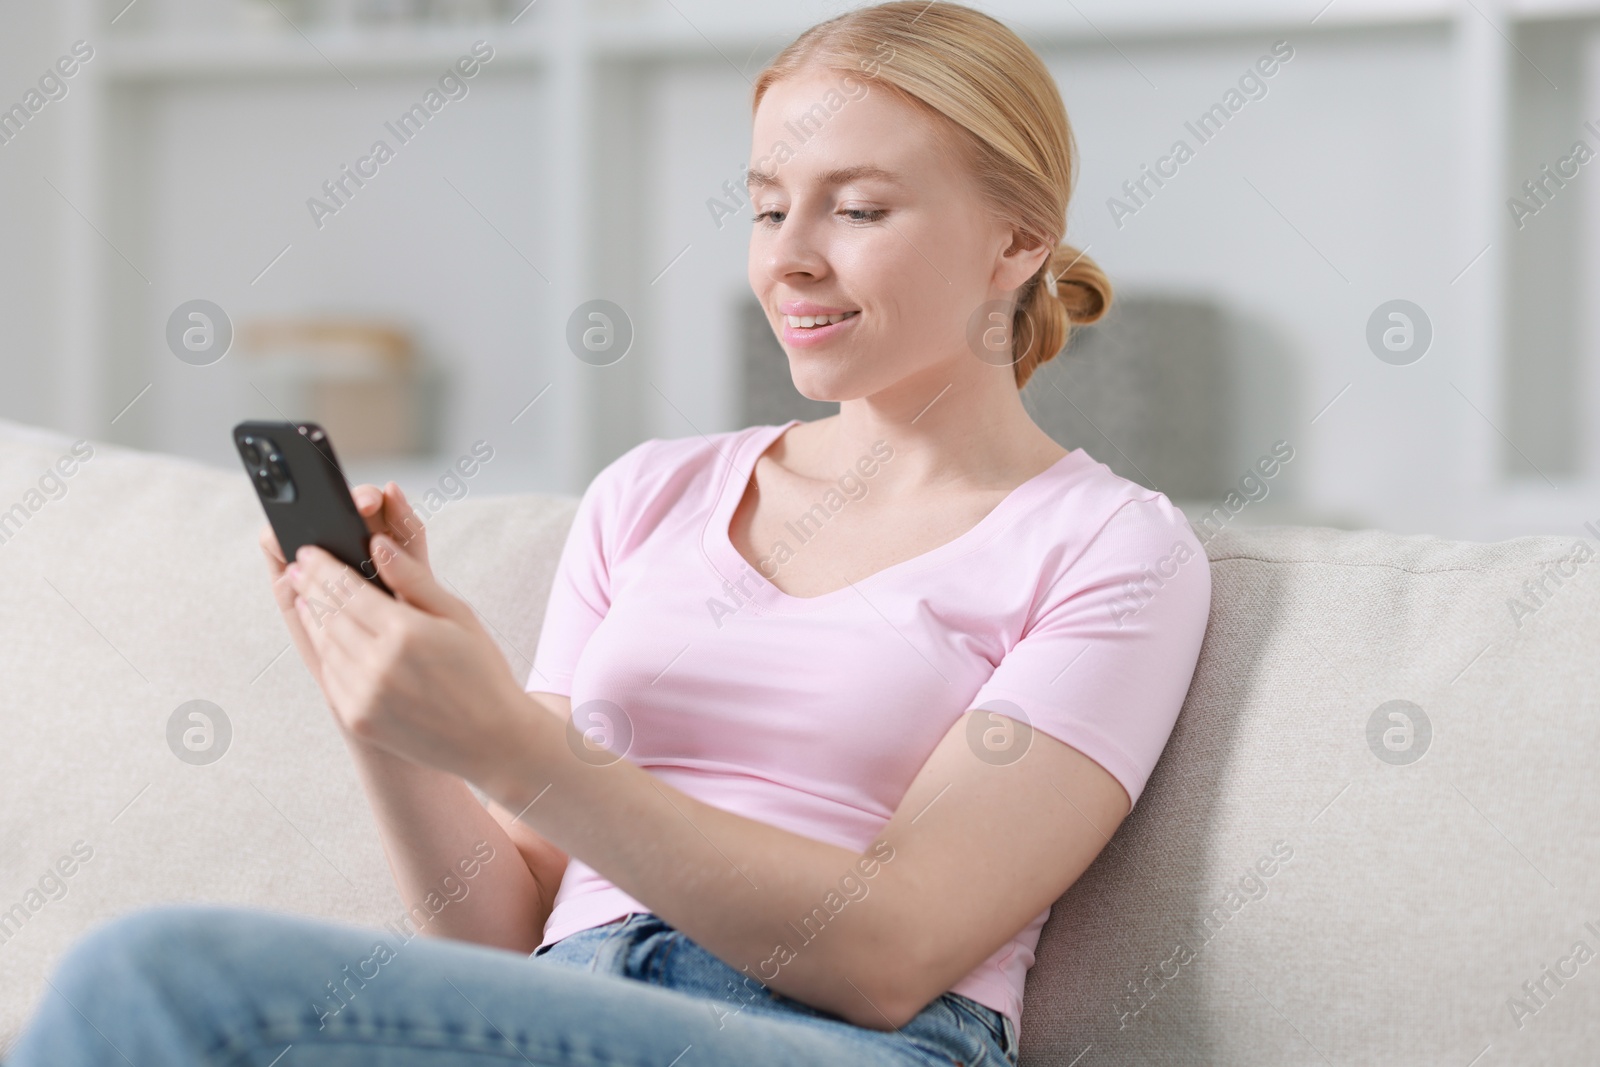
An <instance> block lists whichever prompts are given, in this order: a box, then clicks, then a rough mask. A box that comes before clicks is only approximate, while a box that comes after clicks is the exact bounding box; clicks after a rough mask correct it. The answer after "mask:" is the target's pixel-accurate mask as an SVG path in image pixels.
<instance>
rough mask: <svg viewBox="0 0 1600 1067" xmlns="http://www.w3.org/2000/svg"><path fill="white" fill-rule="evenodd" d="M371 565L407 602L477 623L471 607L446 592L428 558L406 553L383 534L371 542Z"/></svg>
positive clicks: (446, 616)
mask: <svg viewBox="0 0 1600 1067" xmlns="http://www.w3.org/2000/svg"><path fill="white" fill-rule="evenodd" d="M372 562H374V563H376V564H377V565H378V576H379V577H380V578H382V579H383V580H384V582H385V584H387V585H388V586H389V588H390V589H392V590H393V591H394V593H395V595H396V596H397V597H399V598H400V599H401V600H402V601H403V602H404V603H406V604H410V605H412V606H413V607H416V608H419V609H421V610H422V611H425V612H427V613H428V614H429V615H437V616H440V617H442V618H446V619H451V620H453V621H455V622H459V623H462V624H464V625H467V626H475V625H476V624H477V623H476V617H475V616H474V615H473V614H472V608H471V606H470V605H468V604H467V603H466V602H465V601H464V600H462V599H461V598H460V597H458V596H456V595H454V594H453V593H450V592H449V591H447V590H446V589H445V587H444V585H443V584H442V583H441V582H440V581H439V579H438V578H437V577H435V576H434V573H433V568H431V567H429V566H428V561H427V560H426V559H418V558H417V557H415V556H413V555H411V554H410V553H408V552H406V551H404V550H403V549H401V548H400V547H399V546H397V545H396V544H395V543H394V542H393V541H392V540H390V539H389V538H388V537H387V536H385V535H383V534H378V535H376V536H375V537H373V539H372Z"/></svg>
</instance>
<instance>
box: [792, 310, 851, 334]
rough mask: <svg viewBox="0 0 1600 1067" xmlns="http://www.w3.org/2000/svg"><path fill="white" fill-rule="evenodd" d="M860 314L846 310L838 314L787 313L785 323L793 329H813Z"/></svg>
mask: <svg viewBox="0 0 1600 1067" xmlns="http://www.w3.org/2000/svg"><path fill="white" fill-rule="evenodd" d="M859 314H861V312H859V311H845V312H842V313H840V314H838V315H785V316H784V317H783V323H784V325H785V326H788V327H790V328H791V329H796V330H811V329H815V328H817V327H818V326H832V325H833V324H834V323H836V322H843V321H844V320H845V319H852V318H855V317H856V316H857V315H859Z"/></svg>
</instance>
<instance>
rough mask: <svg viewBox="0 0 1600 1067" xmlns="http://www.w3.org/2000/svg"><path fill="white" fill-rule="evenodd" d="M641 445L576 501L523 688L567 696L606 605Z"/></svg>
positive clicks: (604, 472)
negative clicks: (624, 506) (620, 522)
mask: <svg viewBox="0 0 1600 1067" xmlns="http://www.w3.org/2000/svg"><path fill="white" fill-rule="evenodd" d="M647 443H648V442H647ZM643 447H644V446H643V445H637V446H635V447H634V448H632V449H630V450H629V451H627V452H625V453H623V454H622V455H621V456H619V457H617V458H616V459H614V460H612V461H611V463H610V464H608V465H607V466H606V467H605V468H604V469H603V470H601V471H600V473H599V474H596V475H595V476H594V479H593V480H592V481H591V482H590V483H589V487H588V488H587V489H585V490H584V492H583V496H582V497H581V498H580V499H579V500H578V510H577V512H576V513H575V514H574V515H573V518H572V526H571V527H570V528H568V530H567V540H566V543H565V544H564V545H563V546H562V549H561V557H560V559H559V560H558V561H557V562H556V573H555V580H554V581H553V582H552V583H551V586H550V596H549V599H548V600H546V602H545V609H544V623H543V625H542V626H541V627H540V628H539V643H538V646H537V647H536V648H535V649H534V652H533V668H532V670H531V671H529V673H528V681H527V684H526V685H524V686H523V688H524V689H525V690H527V691H529V692H539V693H557V694H560V695H561V696H570V695H571V694H572V674H573V671H575V670H576V669H577V665H578V656H579V655H580V654H581V653H582V652H583V646H584V645H585V644H587V643H588V641H589V637H590V635H591V634H593V633H594V631H595V627H597V626H599V625H600V620H601V619H604V618H605V616H606V611H607V610H608V609H609V608H610V607H611V573H612V567H613V565H614V563H615V560H616V545H617V521H618V515H619V513H620V511H621V507H622V504H623V494H624V493H625V492H626V489H627V483H628V476H629V471H631V470H632V468H633V465H634V463H635V462H637V460H638V458H639V453H640V451H641V450H642V449H643Z"/></svg>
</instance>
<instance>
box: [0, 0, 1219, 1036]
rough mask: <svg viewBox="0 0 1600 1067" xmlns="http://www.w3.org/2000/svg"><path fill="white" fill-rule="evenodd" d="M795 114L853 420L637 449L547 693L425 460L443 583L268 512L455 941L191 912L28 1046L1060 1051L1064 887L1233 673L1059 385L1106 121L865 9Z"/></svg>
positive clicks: (116, 928)
mask: <svg viewBox="0 0 1600 1067" xmlns="http://www.w3.org/2000/svg"><path fill="white" fill-rule="evenodd" d="M753 132H754V138H753V145H754V150H753V152H752V157H751V159H752V162H751V167H750V175H749V177H750V186H749V188H750V196H751V208H752V214H753V216H754V233H753V235H752V237H751V242H750V260H749V273H750V283H751V286H752V288H753V289H754V291H755V293H756V295H757V296H758V297H759V298H760V300H761V303H762V305H763V307H765V309H766V311H767V314H768V317H769V319H770V321H771V323H772V326H773V329H774V330H775V331H776V332H777V334H778V336H779V337H780V338H781V339H782V342H783V345H784V349H785V351H786V353H787V355H788V359H789V366H790V370H791V373H792V375H793V377H794V382H795V385H796V386H797V387H798V389H799V390H800V392H802V393H804V394H805V395H806V396H809V397H813V398H816V399H819V400H836V401H839V402H840V410H839V413H838V414H837V415H835V416H832V417H829V418H825V419H820V420H818V421H816V422H811V423H801V422H798V421H791V422H789V423H786V424H784V425H781V426H756V427H751V428H748V429H745V430H740V431H737V432H732V433H720V434H713V435H710V436H700V437H690V438H684V439H677V440H666V439H655V440H649V441H646V442H644V443H643V444H640V445H638V446H636V447H635V448H633V449H631V450H629V451H628V452H627V453H626V454H624V455H623V456H621V457H620V458H619V459H617V460H616V461H614V462H613V463H612V464H610V465H609V466H608V467H607V468H606V469H605V470H604V471H602V472H601V473H600V474H599V476H597V477H596V479H595V480H594V482H593V484H592V485H591V486H590V487H589V488H588V490H587V491H586V492H585V494H584V496H583V499H582V501H581V503H580V505H579V508H578V512H577V516H576V519H575V521H574V524H573V527H572V529H571V532H570V533H569V535H568V539H567V542H566V545H565V548H564V550H563V553H562V556H561V559H560V563H559V567H558V571H557V574H556V578H555V583H554V586H553V588H552V590H551V594H550V598H549V603H548V606H547V610H546V615H545V621H544V628H543V632H542V634H541V637H540V641H539V645H538V649H537V652H536V654H535V658H534V665H533V670H532V672H531V674H530V676H529V677H528V679H527V681H526V684H523V683H521V682H520V680H519V679H517V678H516V677H515V676H514V675H513V674H512V673H511V670H510V668H509V666H508V664H507V663H506V661H505V660H504V658H503V657H502V656H501V654H500V652H499V650H498V648H497V646H496V644H495V642H494V640H493V639H492V638H491V636H490V635H489V634H487V633H486V632H485V630H484V629H483V627H482V626H480V625H479V623H478V621H477V620H476V618H475V617H474V615H473V612H472V610H471V608H470V607H469V606H468V605H467V604H465V603H464V602H462V601H461V600H460V599H458V598H457V597H455V596H453V595H452V594H451V593H449V592H447V591H446V589H445V588H444V587H443V586H442V585H441V584H440V582H439V581H437V580H436V579H435V578H434V576H433V575H432V573H431V571H430V569H429V564H428V553H427V539H426V534H425V532H424V531H422V529H421V527H420V523H419V522H418V521H417V520H416V516H415V514H414V513H413V512H412V511H411V509H410V507H409V505H408V504H407V503H406V501H405V498H404V497H403V495H402V494H401V493H400V492H399V490H398V488H397V487H396V486H395V485H394V484H393V483H390V484H389V485H388V486H387V487H386V488H385V489H383V490H379V489H378V488H377V487H375V486H362V487H360V488H359V489H358V491H357V498H358V502H359V504H360V506H361V508H362V511H363V513H364V514H365V515H366V516H367V518H368V521H369V524H370V525H371V528H372V530H373V531H374V538H373V542H372V548H373V553H374V559H375V560H376V562H377V565H378V568H379V571H380V573H381V574H382V576H383V577H384V579H385V581H386V582H387V583H388V584H389V586H390V587H391V588H392V589H394V590H395V591H396V592H397V593H398V596H399V599H398V600H390V599H388V598H386V597H384V596H383V595H382V594H381V593H378V592H376V591H374V590H372V589H371V588H370V587H367V586H366V585H365V584H364V583H362V582H361V581H360V580H359V579H358V578H356V577H355V575H354V574H353V572H351V571H350V570H349V569H348V568H346V567H344V566H342V565H340V564H338V563H337V562H336V561H334V560H333V559H332V558H331V557H330V556H328V555H327V554H326V553H323V552H320V551H317V550H314V549H309V550H304V551H302V552H301V553H299V554H298V555H297V559H296V562H295V563H294V564H293V565H292V566H288V567H285V562H286V561H285V560H283V559H282V558H281V556H280V555H279V553H278V551H277V544H276V542H275V541H274V540H273V539H272V537H271V534H270V532H264V534H263V539H262V543H263V548H264V549H265V550H266V553H267V557H268V560H269V563H270V564H271V567H272V570H273V588H274V591H275V594H276V596H277V600H278V604H279V606H280V608H281V609H282V611H283V613H284V618H285V620H286V621H287V623H288V626H289V628H290V631H291V634H292V635H293V638H294V641H295V645H296V647H297V648H298V649H299V652H300V654H301V656H302V657H303V658H304V660H305V662H306V664H307V666H308V668H309V669H310V670H311V672H312V674H313V676H314V677H315V678H316V679H317V681H318V684H319V685H320V686H321V687H322V690H323V692H324V694H325V695H326V697H327V699H328V702H329V704H330V707H331V709H332V711H333V713H334V717H335V721H336V722H337V723H338V726H339V728H340V730H341V732H342V734H343V736H344V738H345V740H346V741H347V742H348V744H349V747H350V750H351V753H352V755H353V758H354V759H355V761H356V765H357V767H358V768H359V772H360V775H361V778H362V781H363V783H364V785H365V787H366V789H367V791H368V794H369V796H370V798H371V801H372V804H373V809H374V811H375V813H376V815H377V820H378V824H379V827H380V829H381V832H382V834H383V840H384V845H385V848H386V851H387V855H388V858H389V862H390V865H391V868H392V870H393V872H394V875H395V878H396V881H397V883H398V886H399V889H400V892H401V895H402V897H403V898H404V899H405V900H407V901H421V900H424V899H432V900H435V901H438V900H441V899H442V898H441V895H440V892H439V889H440V886H441V885H443V884H446V883H443V882H441V872H443V873H444V876H445V878H447V879H450V882H449V884H452V885H454V886H455V887H456V888H457V889H459V890H460V892H459V894H458V893H456V892H449V893H448V895H449V900H448V902H447V903H445V904H442V905H440V906H439V907H438V908H437V909H434V908H432V907H430V908H428V909H420V908H418V909H413V912H414V913H415V914H417V915H419V916H421V917H422V918H421V922H419V925H420V926H421V928H422V931H423V932H425V933H428V934H430V935H432V936H430V937H426V938H412V937H410V936H407V937H406V939H405V941H403V942H401V943H400V944H398V945H396V944H394V941H395V938H393V937H392V936H380V935H379V932H378V931H369V930H363V929H360V928H355V927H350V926H344V925H338V924H332V923H327V922H321V921H314V920H310V919H305V918H299V917H293V916H286V915H274V914H267V913H263V912H255V911H247V910H243V909H237V908H228V907H219V906H200V905H183V906H162V907H156V908H149V909H144V910H142V911H138V912H135V913H134V914H132V915H128V916H124V917H122V918H119V919H117V920H114V921H112V922H110V923H107V924H104V925H102V926H101V927H98V928H96V929H95V930H94V931H92V932H91V933H90V934H89V935H88V936H86V937H85V938H84V939H83V941H81V942H80V943H79V944H78V945H77V946H76V947H75V948H74V950H73V951H72V952H71V953H69V954H68V955H67V957H66V959H65V960H64V961H63V963H62V964H61V966H60V967H59V969H58V972H57V974H56V975H55V977H54V980H53V983H52V991H51V992H50V993H49V994H48V995H47V997H46V999H45V1001H44V1003H43V1005H42V1007H41V1010H40V1013H39V1016H38V1017H37V1019H36V1021H35V1022H34V1024H33V1026H32V1028H31V1029H30V1030H29V1031H28V1033H27V1034H26V1035H25V1036H24V1038H23V1040H22V1041H21V1043H20V1045H19V1046H18V1048H17V1050H16V1051H15V1053H14V1056H13V1067H36V1065H43V1064H49V1065H52V1067H72V1065H78V1064H88V1063H111V1062H117V1063H121V1062H123V1058H122V1057H126V1059H127V1060H129V1061H131V1062H133V1063H140V1064H142V1063H160V1064H162V1065H164V1067H177V1065H180V1064H199V1063H235V1062H240V1063H244V1062H248V1063H256V1064H269V1063H275V1062H278V1060H277V1057H280V1056H282V1057H283V1060H282V1062H283V1063H284V1064H286V1065H288V1064H305V1063H339V1064H346V1063H348V1064H377V1063H384V1064H404V1065H411V1064H444V1063H451V1064H457V1063H476V1062H484V1063H488V1062H506V1063H513V1062H523V1061H525V1062H528V1063H537V1064H609V1063H617V1064H622V1063H627V1064H635V1063H640V1064H642V1063H656V1064H661V1065H663V1067H665V1065H668V1064H678V1063H681V1064H685V1065H687V1064H690V1063H696V1064H719V1065H720V1064H750V1063H763V1064H838V1063H851V1064H885V1065H887V1064H935V1063H937V1064H947V1063H950V1062H952V1061H954V1062H957V1063H961V1064H975V1063H996V1064H998V1063H1002V1062H1005V1063H1015V1062H1016V1059H1017V1041H1018V1027H1019V1024H1020V1019H1021V1010H1022V991H1023V980H1024V977H1025V975H1026V973H1027V969H1028V967H1029V965H1030V964H1031V963H1032V962H1033V949H1034V946H1035V944H1036V942H1037V940H1038V935H1039V929H1040V927H1041V926H1042V925H1043V923H1044V920H1045V918H1046V917H1047V916H1048V914H1049V909H1050V905H1051V903H1052V902H1053V901H1055V900H1056V899H1057V898H1058V897H1059V896H1060V895H1061V894H1062V893H1063V892H1064V891H1065V890H1066V889H1067V888H1068V887H1069V886H1071V885H1072V883H1073V882H1074V881H1075V880H1076V879H1077V878H1078V876H1079V875H1080V874H1081V873H1082V872H1083V870H1084V869H1085V868H1086V867H1087V866H1088V865H1089V863H1090V862H1091V861H1092V860H1093V859H1094V857H1095V856H1096V855H1097V854H1098V853H1099V851H1100V850H1101V848H1102V847H1103V846H1104V845H1105V844H1106V842H1107V841H1108V839H1109V837H1110V835H1111V834H1112V833H1113V832H1114V831H1115V829H1116V827H1117V826H1118V825H1119V824H1120V822H1121V820H1122V819H1123V818H1124V817H1125V816H1126V815H1127V813H1128V811H1129V810H1130V808H1131V807H1132V805H1133V804H1134V803H1135V801H1136V800H1137V798H1138V795H1139V793H1140V792H1141V791H1142V789H1143V787H1144V784H1145V781H1146V780H1147V778H1148V776H1149V774H1150V771H1151V769H1152V768H1153V766H1154V764H1155V761H1156V759H1157V757H1158V756H1159V755H1160V752H1161V750H1162V748H1163V746H1164V745H1165V743H1166V740H1167V737H1168V735H1169V733H1170V731H1171V728H1172V725H1173V722H1174V720H1175V718H1176V716H1177V713H1178V709H1179V706H1180V705H1181V703H1182V701H1183V698H1184V695H1185V693H1186V691H1187V689H1188V685H1189V681H1190V677H1191V674H1192V671H1193V669H1194V665H1195V661H1196V657H1197V655H1198V651H1199V647H1200V642H1201V639H1202V636H1203V634H1204V630H1205V625H1206V618H1207V614H1208V609H1209V601H1210V576H1209V572H1208V569H1207V563H1206V558H1205V555H1204V553H1203V551H1202V550H1201V548H1200V546H1199V544H1198V541H1197V540H1196V539H1195V537H1194V536H1193V534H1192V532H1191V531H1190V530H1189V528H1188V525H1187V524H1186V522H1185V521H1184V519H1183V516H1182V514H1181V513H1180V512H1179V511H1178V510H1177V509H1176V508H1175V507H1173V506H1172V505H1171V503H1170V502H1169V501H1168V500H1167V499H1166V498H1165V497H1164V496H1163V495H1161V494H1160V493H1157V492H1153V491H1150V490H1147V489H1144V488H1142V487H1140V486H1138V485H1136V484H1134V483H1131V482H1128V481H1126V480H1124V479H1121V478H1119V477H1117V476H1116V475H1114V474H1112V473H1111V472H1110V470H1109V469H1108V468H1106V467H1105V466H1103V465H1102V464H1100V463H1097V462H1096V461H1094V460H1093V459H1092V458H1090V457H1089V456H1088V455H1087V454H1086V453H1085V452H1083V451H1082V450H1081V449H1076V450H1072V451H1067V450H1064V449H1063V448H1061V447H1060V446H1059V445H1057V444H1056V443H1055V442H1054V441H1052V440H1051V439H1050V438H1049V437H1048V436H1046V435H1045V434H1044V433H1043V432H1042V431H1041V430H1039V428H1038V427H1037V426H1035V425H1034V424H1033V422H1032V421H1031V420H1030V419H1029V418H1028V415H1027V413H1026V411H1025V409H1024V408H1023V406H1022V402H1021V399H1020V397H1019V394H1018V390H1019V389H1020V388H1021V386H1022V385H1023V384H1024V383H1025V382H1026V381H1027V379H1028V377H1029V375H1030V374H1032V373H1033V371H1034V369H1035V368H1036V367H1037V366H1038V365H1039V364H1040V363H1041V362H1043V361H1044V360H1046V359H1049V358H1051V357H1052V356H1053V355H1054V354H1055V353H1056V352H1057V351H1058V350H1059V349H1060V348H1061V347H1062V345H1063V344H1064V342H1065V339H1066V334H1067V329H1068V327H1069V325H1070V324H1072V323H1082V322H1091V321H1093V320H1094V319H1096V318H1098V317H1099V315H1100V314H1101V313H1102V312H1103V310H1104V309H1105V307H1106V306H1107V304H1108V302H1109V300H1110V288H1109V286H1108V284H1107V282H1106V280H1105V278H1104V276H1103V275H1102V273H1101V272H1100V270H1099V269H1098V268H1097V267H1095V266H1094V264H1093V263H1092V261H1091V260H1089V258H1088V257H1086V256H1084V255H1082V254H1081V253H1079V252H1077V251H1075V250H1073V249H1072V248H1070V247H1068V246H1067V245H1064V244H1061V237H1062V231H1063V229H1064V225H1065V219H1066V208H1067V199H1068V194H1069V191H1070V189H1071V183H1072V172H1071V167H1072V137H1071V132H1070V128H1069V126H1068V124H1067V118H1066V114H1065V112H1064V110H1063V108H1062V104H1061V100H1060V96H1059V94H1058V92H1057V90H1056V88H1055V85H1054V83H1053V82H1052V81H1051V79H1050V77H1049V75H1048V73H1047V71H1046V70H1045V68H1044V66H1043V65H1042V64H1041V63H1040V61H1039V59H1038V57H1037V56H1035V55H1034V54H1033V52H1032V51H1030V50H1029V49H1028V48H1027V47H1026V46H1025V45H1024V44H1023V43H1022V42H1021V41H1020V40H1019V39H1018V38H1017V37H1016V36H1015V35H1013V34H1012V33H1011V32H1010V31H1009V30H1007V29H1006V28H1004V27H1003V26H1002V25H1001V24H999V23H998V22H995V21H994V20H992V19H990V18H989V17H987V16H984V15H981V14H978V13H976V12H974V11H972V10H970V9H967V8H964V7H960V6H956V5H953V4H946V3H928V2H925V0H914V2H909V3H889V4H884V5H882V6H878V7H870V8H865V9H862V10H858V11H854V12H851V13H849V14H846V15H843V16H840V17H838V18H835V19H832V20H830V21H828V22H825V23H822V24H820V25H818V26H816V27H814V28H813V29H811V30H809V31H808V32H807V33H805V34H804V35H803V36H801V37H800V38H799V39H798V40H796V41H795V42H794V44H792V45H791V46H790V47H789V48H788V49H786V50H785V51H784V52H783V53H782V54H780V55H779V56H778V57H777V59H776V60H774V62H773V63H772V65H771V66H770V67H769V68H768V69H767V70H766V71H765V72H764V73H763V74H762V75H761V78H760V80H759V81H758V82H757V83H756V85H755V100H754V127H753ZM624 756H626V757H627V758H623V757H624ZM468 783H472V786H475V787H476V788H477V790H479V791H481V797H475V796H474V792H473V789H472V788H469V785H468ZM482 798H487V800H486V801H483V800H482ZM457 871H459V872H460V874H459V877H457V874H456V872H457ZM430 894H431V896H430ZM429 912H432V914H429ZM384 934H385V935H392V934H393V931H385V932H384ZM530 954H532V955H531V959H530V958H529V957H530Z"/></svg>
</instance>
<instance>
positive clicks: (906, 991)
mask: <svg viewBox="0 0 1600 1067" xmlns="http://www.w3.org/2000/svg"><path fill="white" fill-rule="evenodd" d="M864 947H865V946H864ZM855 962H856V966H855V967H853V968H852V970H853V971H854V975H853V976H852V977H851V978H850V979H849V984H850V985H851V986H853V987H854V988H853V990H849V991H847V992H848V993H849V994H850V998H851V999H852V1001H853V1002H852V1003H850V1005H849V1008H850V1010H849V1011H848V1012H841V1013H840V1014H842V1015H844V1016H845V1018H847V1019H848V1020H849V1021H850V1022H852V1023H854V1024H856V1025H857V1026H862V1027H866V1028H868V1029H871V1030H899V1029H900V1028H901V1027H903V1026H905V1025H906V1024H907V1023H909V1022H911V1020H913V1019H915V1018H916V1017H917V1016H918V1015H920V1014H921V1013H922V1009H924V1008H926V1007H927V1006H928V1004H929V1002H930V1001H932V1000H933V999H934V998H935V997H937V996H938V995H939V993H940V992H942V990H932V989H930V988H929V987H928V984H927V981H928V976H929V975H930V974H932V973H934V969H933V968H931V967H929V966H927V963H928V962H929V961H926V960H924V959H922V958H921V956H920V955H919V954H918V953H916V952H914V951H912V946H911V945H910V944H908V943H907V942H906V941H905V940H904V939H896V940H895V942H894V943H881V942H880V943H875V944H874V945H872V946H870V947H868V948H867V950H866V951H863V952H861V953H860V954H859V955H857V957H856V961H855Z"/></svg>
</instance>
